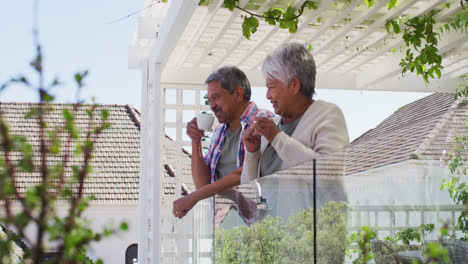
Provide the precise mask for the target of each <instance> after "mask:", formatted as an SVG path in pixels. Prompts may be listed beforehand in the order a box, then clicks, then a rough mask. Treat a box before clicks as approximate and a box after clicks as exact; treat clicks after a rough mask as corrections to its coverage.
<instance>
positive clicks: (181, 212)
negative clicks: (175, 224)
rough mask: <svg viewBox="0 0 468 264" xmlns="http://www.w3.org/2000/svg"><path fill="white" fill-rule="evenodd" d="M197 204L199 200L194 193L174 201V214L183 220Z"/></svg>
mask: <svg viewBox="0 0 468 264" xmlns="http://www.w3.org/2000/svg"><path fill="white" fill-rule="evenodd" d="M197 203H198V200H197V199H196V198H195V197H194V195H193V193H190V194H189V195H187V196H185V197H182V198H179V199H177V200H175V201H174V203H173V204H172V214H173V215H174V216H175V217H177V218H179V219H182V217H184V216H185V215H186V214H187V213H188V212H189V211H190V210H191V209H192V208H193V207H194V206H195V205H196V204H197Z"/></svg>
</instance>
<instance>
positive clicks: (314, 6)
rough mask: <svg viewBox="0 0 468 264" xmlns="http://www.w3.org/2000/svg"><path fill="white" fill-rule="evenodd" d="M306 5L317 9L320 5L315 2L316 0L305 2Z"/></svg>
mask: <svg viewBox="0 0 468 264" xmlns="http://www.w3.org/2000/svg"><path fill="white" fill-rule="evenodd" d="M305 7H307V8H309V9H317V8H318V5H317V2H314V1H307V2H306V3H305Z"/></svg>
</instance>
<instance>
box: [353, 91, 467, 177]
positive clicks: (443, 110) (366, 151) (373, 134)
mask: <svg viewBox="0 0 468 264" xmlns="http://www.w3.org/2000/svg"><path fill="white" fill-rule="evenodd" d="M463 102H466V99H459V100H457V101H456V102H455V96H454V95H453V94H443V93H435V94H432V95H429V96H427V97H425V98H422V99H420V100H417V101H415V102H413V103H410V104H407V105H405V106H403V107H401V108H400V109H398V110H397V111H396V112H395V113H393V114H392V115H391V116H389V117H388V118H387V119H385V120H384V121H383V122H382V123H380V124H379V125H378V126H377V127H376V128H374V129H371V130H369V131H367V132H366V133H364V134H363V135H362V136H360V137H359V138H357V139H356V140H354V141H353V142H352V143H351V147H350V148H349V149H348V150H347V155H346V157H347V158H346V174H347V175H350V174H354V173H358V172H362V171H366V170H369V169H373V168H377V167H382V166H385V165H390V164H394V163H398V162H401V161H405V160H409V159H424V160H439V159H441V157H442V152H443V150H447V151H448V150H449V149H450V142H449V140H447V136H448V135H449V134H451V133H456V132H462V131H463V127H462V123H461V122H462V121H463V118H465V119H466V113H467V110H468V107H467V105H466V103H463ZM464 115H465V117H463V116H464ZM451 131H452V132H451ZM465 133H466V131H465Z"/></svg>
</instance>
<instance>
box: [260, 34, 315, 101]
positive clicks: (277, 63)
mask: <svg viewBox="0 0 468 264" xmlns="http://www.w3.org/2000/svg"><path fill="white" fill-rule="evenodd" d="M262 71H263V74H264V75H265V77H269V78H271V79H277V80H280V81H282V82H283V83H284V84H285V85H288V84H289V82H290V81H291V79H292V78H293V77H297V78H298V79H299V80H300V81H301V93H302V94H303V95H304V96H306V97H312V95H313V94H314V92H315V75H316V68H315V61H314V57H313V56H312V54H311V53H310V51H309V50H308V49H307V48H306V47H305V45H302V44H300V43H293V42H291V43H286V44H283V45H281V46H279V47H278V48H276V49H275V50H274V51H273V52H272V53H270V54H269V55H268V56H267V57H266V59H265V61H264V62H263V66H262Z"/></svg>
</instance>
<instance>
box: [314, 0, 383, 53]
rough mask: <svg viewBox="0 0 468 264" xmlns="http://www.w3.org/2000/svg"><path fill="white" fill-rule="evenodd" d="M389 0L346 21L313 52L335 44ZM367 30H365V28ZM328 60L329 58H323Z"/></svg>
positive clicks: (318, 51)
mask: <svg viewBox="0 0 468 264" xmlns="http://www.w3.org/2000/svg"><path fill="white" fill-rule="evenodd" d="M388 1H389V0H384V1H380V2H379V4H376V5H375V6H374V7H373V8H372V9H371V10H369V11H367V12H366V11H364V12H362V13H361V14H360V16H359V17H356V18H353V19H352V20H351V21H349V22H348V23H346V25H345V26H344V27H343V28H341V29H340V32H338V34H336V36H335V37H334V38H332V39H330V40H328V41H327V42H326V43H325V44H323V45H322V46H321V47H320V48H318V49H316V50H315V51H314V53H316V54H318V53H320V52H321V51H322V50H323V49H325V48H330V47H332V46H333V45H335V44H336V42H337V41H338V40H339V39H341V38H342V37H343V36H345V35H346V34H347V33H348V32H349V31H351V30H353V28H354V27H355V26H357V25H359V24H361V22H362V21H364V20H365V19H367V18H368V17H369V16H371V15H373V14H375V13H376V12H377V11H379V10H380V9H381V8H382V7H384V6H385V5H386V4H387V3H388ZM366 31H367V30H366ZM325 61H329V60H325Z"/></svg>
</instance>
